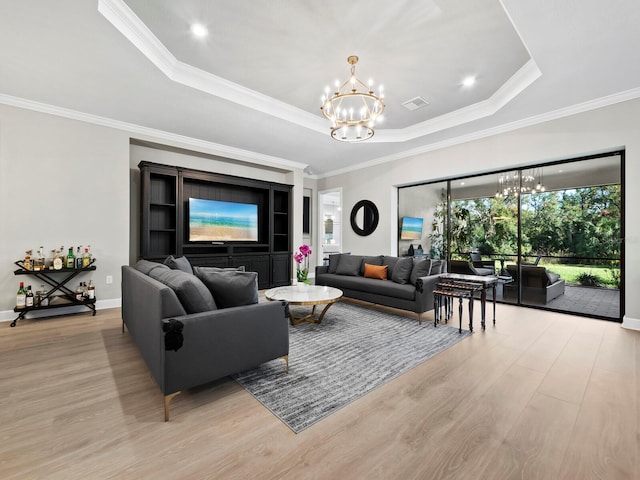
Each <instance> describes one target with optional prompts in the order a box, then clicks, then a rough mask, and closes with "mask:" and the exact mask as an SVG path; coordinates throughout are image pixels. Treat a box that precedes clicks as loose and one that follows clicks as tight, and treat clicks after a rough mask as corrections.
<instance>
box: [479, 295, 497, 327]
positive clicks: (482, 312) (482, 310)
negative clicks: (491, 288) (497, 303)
mask: <svg viewBox="0 0 640 480" xmlns="http://www.w3.org/2000/svg"><path fill="white" fill-rule="evenodd" d="M494 298H495V297H494ZM486 307H487V289H486V288H484V287H483V288H482V290H480V317H481V318H480V323H481V324H482V330H484V328H485V315H486Z"/></svg>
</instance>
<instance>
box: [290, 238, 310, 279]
mask: <svg viewBox="0 0 640 480" xmlns="http://www.w3.org/2000/svg"><path fill="white" fill-rule="evenodd" d="M310 255H311V247H309V245H306V244H302V245H300V248H298V251H297V252H296V253H295V254H294V255H293V259H294V260H295V261H296V263H297V264H298V265H297V267H296V277H297V278H298V282H301V283H307V284H308V283H309V280H308V278H307V277H308V276H309V256H310Z"/></svg>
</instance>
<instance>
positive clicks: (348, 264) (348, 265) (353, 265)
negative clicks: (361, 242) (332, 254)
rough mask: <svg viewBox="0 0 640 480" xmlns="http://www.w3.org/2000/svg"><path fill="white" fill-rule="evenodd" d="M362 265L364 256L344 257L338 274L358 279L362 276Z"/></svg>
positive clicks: (337, 270) (339, 264)
mask: <svg viewBox="0 0 640 480" xmlns="http://www.w3.org/2000/svg"><path fill="white" fill-rule="evenodd" d="M361 264H362V256H360V255H342V257H341V258H340V263H338V268H337V269H336V273H337V274H338V275H350V276H352V277H357V276H358V275H360V265H361Z"/></svg>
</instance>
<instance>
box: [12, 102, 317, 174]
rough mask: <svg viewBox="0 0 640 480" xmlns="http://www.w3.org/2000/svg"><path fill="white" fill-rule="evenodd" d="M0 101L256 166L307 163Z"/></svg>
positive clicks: (283, 166) (301, 165) (37, 105)
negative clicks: (196, 149)
mask: <svg viewBox="0 0 640 480" xmlns="http://www.w3.org/2000/svg"><path fill="white" fill-rule="evenodd" d="M0 104H4V105H10V106H12V107H18V108H23V109H25V110H33V111H36V112H40V113H46V114H49V115H55V116H58V117H64V118H69V119H71V120H78V121H80V122H86V123H91V124H94V125H100V126H103V127H109V128H113V129H116V130H122V131H125V132H127V133H128V134H135V135H140V136H142V137H147V138H143V139H146V140H149V139H152V140H153V141H157V140H164V141H166V142H169V143H171V144H173V145H176V144H177V145H181V146H187V147H190V148H198V149H200V150H201V151H203V153H209V154H212V155H219V156H223V157H228V158H232V159H234V160H241V161H244V162H247V163H252V164H255V165H259V166H271V167H275V168H280V169H283V170H286V171H290V170H292V169H300V170H303V169H304V168H306V167H307V164H306V163H301V162H296V161H293V160H288V159H285V158H280V157H274V156H271V155H265V154H262V153H258V152H252V151H250V150H243V149H241V148H235V147H230V146H228V145H222V144H220V143H214V142H209V141H206V140H200V139H197V138H192V137H187V136H184V135H178V134H176V133H171V132H166V131H164V130H157V129H154V128H148V127H143V126H140V125H135V124H132V123H127V122H121V121H119V120H113V119H110V118H106V117H100V116H98V115H91V114H88V113H83V112H78V111H76V110H71V109H68V108H61V107H56V106H53V105H48V104H46V103H40V102H35V101H33V100H27V99H24V98H19V97H12V96H10V95H4V94H0Z"/></svg>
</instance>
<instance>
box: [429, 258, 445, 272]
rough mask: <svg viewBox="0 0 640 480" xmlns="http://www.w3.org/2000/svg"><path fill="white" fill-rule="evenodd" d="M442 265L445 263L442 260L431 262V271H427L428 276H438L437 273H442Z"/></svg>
mask: <svg viewBox="0 0 640 480" xmlns="http://www.w3.org/2000/svg"><path fill="white" fill-rule="evenodd" d="M444 265H445V263H444V262H443V261H442V260H431V269H430V270H429V275H438V274H439V273H444V272H443V271H442V269H443V268H444Z"/></svg>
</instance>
